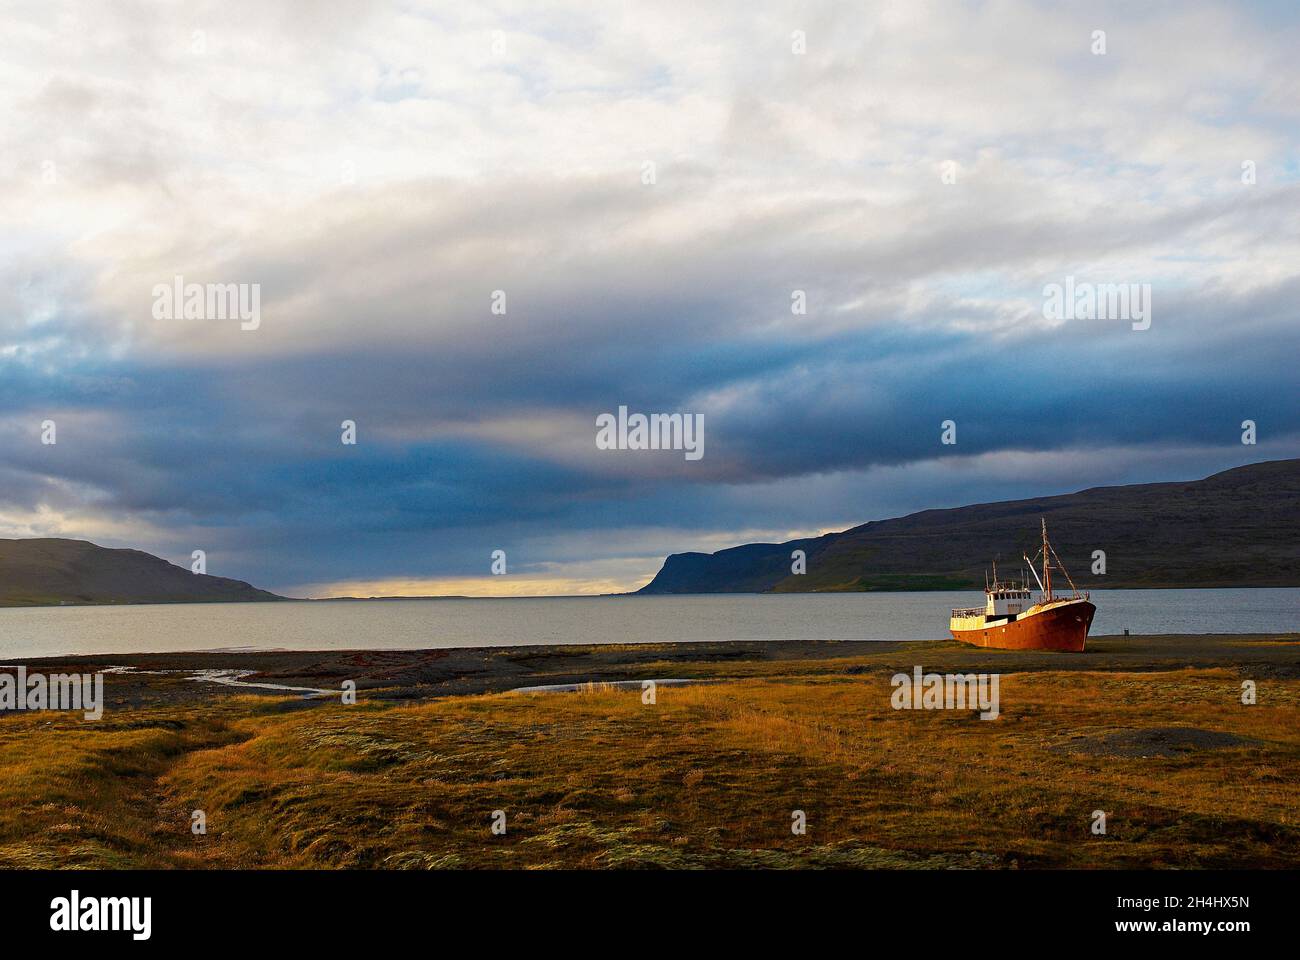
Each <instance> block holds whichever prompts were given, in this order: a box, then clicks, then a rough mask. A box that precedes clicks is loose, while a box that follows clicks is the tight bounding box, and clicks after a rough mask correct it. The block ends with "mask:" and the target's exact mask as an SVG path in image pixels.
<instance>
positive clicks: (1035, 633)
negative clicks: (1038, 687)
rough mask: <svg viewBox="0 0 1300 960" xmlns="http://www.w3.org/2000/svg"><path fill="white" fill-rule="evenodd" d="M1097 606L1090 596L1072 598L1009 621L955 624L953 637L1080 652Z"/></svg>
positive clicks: (980, 643) (975, 642)
mask: <svg viewBox="0 0 1300 960" xmlns="http://www.w3.org/2000/svg"><path fill="white" fill-rule="evenodd" d="M1096 612H1097V608H1096V607H1095V606H1093V605H1092V604H1091V603H1089V602H1088V601H1087V600H1077V601H1069V602H1066V603H1062V604H1059V605H1055V606H1051V607H1048V608H1047V609H1046V610H1041V611H1038V612H1036V613H1027V614H1025V615H1024V616H1022V617H1019V618H1018V619H1016V620H1012V621H1011V622H1009V623H996V622H995V623H992V624H989V625H988V626H982V627H975V628H972V629H958V628H956V627H953V628H952V630H951V632H952V635H953V639H955V640H960V641H961V642H962V643H969V644H972V645H974V646H977V647H994V648H997V649H999V650H1065V651H1070V652H1073V653H1081V652H1082V651H1083V647H1084V644H1085V642H1086V641H1087V639H1088V628H1089V627H1091V626H1092V618H1093V615H1094V614H1095V613H1096Z"/></svg>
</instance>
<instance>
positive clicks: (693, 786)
mask: <svg viewBox="0 0 1300 960" xmlns="http://www.w3.org/2000/svg"><path fill="white" fill-rule="evenodd" d="M1220 639H1221V640H1222V639H1223V638H1220ZM1125 642H1126V643H1129V644H1130V646H1129V647H1128V648H1127V652H1128V653H1135V654H1136V653H1137V652H1140V649H1141V643H1142V642H1143V641H1142V638H1133V640H1132V641H1131V642H1130V641H1125ZM1224 642H1227V643H1232V642H1233V641H1231V640H1227V641H1224ZM1243 643H1245V641H1243ZM681 646H683V645H679V648H678V649H677V650H673V651H670V652H668V653H666V654H665V659H663V660H662V661H661V660H656V659H654V658H653V657H643V658H641V659H640V660H639V661H638V663H637V666H636V670H634V671H631V672H633V673H638V672H639V673H640V674H641V675H642V676H648V677H649V676H659V677H663V676H683V675H687V674H689V675H692V676H695V677H698V678H712V679H714V680H716V681H717V682H711V683H703V684H696V685H690V686H676V687H672V686H660V687H659V688H658V690H657V692H656V702H655V703H653V704H647V703H644V702H643V698H642V695H641V693H640V692H639V691H637V690H612V689H606V688H602V687H601V686H600V685H596V686H594V687H592V688H590V689H587V690H585V691H583V692H580V693H575V694H512V693H491V694H470V695H462V696H453V697H446V698H442V699H437V700H432V701H429V702H421V703H414V704H412V703H403V702H400V701H392V700H384V699H380V696H379V695H380V694H382V693H383V692H384V691H383V689H382V688H378V689H371V690H368V691H364V692H363V695H362V699H361V702H360V703H358V704H357V705H355V706H343V705H341V704H338V703H332V702H331V703H320V704H317V705H315V706H309V705H306V704H304V703H303V701H301V700H300V699H299V698H296V697H289V696H279V695H257V696H250V695H231V694H229V693H227V692H221V693H220V694H219V695H217V694H214V695H213V696H212V697H209V698H207V699H204V700H202V701H191V700H186V699H183V698H173V699H169V698H168V696H167V695H166V689H165V688H166V686H167V685H168V684H180V683H184V682H188V681H183V680H181V679H178V678H175V677H160V678H157V680H156V683H157V684H158V687H159V690H160V691H161V693H160V695H159V697H158V698H157V701H156V702H145V703H132V704H128V705H126V706H119V707H117V708H115V707H114V704H113V697H112V691H111V690H110V696H109V708H108V709H107V710H106V712H105V715H104V718H103V719H102V720H100V721H98V722H93V723H91V722H84V721H81V720H80V719H77V718H74V716H72V715H67V714H52V713H14V714H9V715H6V716H3V717H0V769H3V770H4V777H3V779H2V780H0V864H3V865H5V866H10V867H15V866H16V867H52V866H77V867H247V868H260V867H280V868H283V867H289V868H298V867H344V868H349V867H353V868H354V867H362V868H420V869H423V868H444V867H447V868H453V867H454V868H484V867H486V868H493V867H498V868H499V867H520V868H524V867H527V868H548V867H590V868H608V867H672V868H678V867H682V868H688V867H823V866H825V867H898V868H909V867H959V868H1016V867H1019V868H1030V867H1046V866H1052V867H1124V866H1139V867H1148V866H1149V867H1184V868H1196V867H1295V866H1297V865H1300V810H1298V803H1297V784H1300V676H1297V671H1296V667H1297V661H1300V642H1298V641H1297V640H1296V639H1294V638H1278V639H1277V640H1269V639H1268V638H1255V639H1252V640H1251V641H1249V644H1248V645H1247V655H1246V659H1247V660H1248V661H1249V663H1248V664H1246V665H1242V664H1231V665H1226V666H1225V665H1213V664H1206V663H1203V662H1202V663H1195V662H1189V663H1187V664H1183V665H1181V666H1180V665H1179V664H1178V662H1177V661H1179V660H1180V659H1181V660H1188V661H1194V659H1195V658H1191V657H1187V656H1179V655H1175V654H1169V651H1165V654H1168V656H1164V655H1161V656H1156V655H1154V654H1152V655H1151V656H1150V657H1148V658H1147V660H1149V661H1150V663H1148V664H1147V668H1145V669H1137V668H1129V669H1117V668H1115V667H1114V666H1113V665H1111V666H1108V665H1107V664H1108V661H1107V659H1106V657H1105V654H1104V651H1103V652H1102V654H1101V655H1100V656H1098V657H1097V658H1094V661H1093V662H1091V663H1090V662H1088V661H1084V663H1083V666H1082V667H1081V666H1080V661H1079V659H1078V658H1075V659H1073V660H1069V659H1060V660H1058V661H1057V662H1058V663H1059V664H1060V666H1061V667H1062V668H1064V667H1066V666H1068V667H1069V669H1052V666H1053V662H1052V661H1051V660H1050V659H1049V660H1046V661H1041V660H1035V661H1034V663H1036V664H1040V665H1039V666H1037V667H1035V668H1034V669H1021V668H1020V667H1022V666H1023V663H1022V661H1020V660H1016V659H1015V658H1009V659H1006V660H1005V661H1001V665H1000V661H999V660H998V658H997V657H996V655H994V656H993V657H992V658H989V655H988V653H987V652H982V651H980V652H975V651H966V650H964V649H962V648H957V647H955V645H952V644H931V645H926V644H909V645H906V646H907V647H908V648H910V649H909V650H908V651H907V652H903V651H902V650H900V649H899V647H900V646H901V645H894V646H893V649H889V650H883V649H880V650H877V649H875V648H873V649H872V652H868V653H864V654H861V655H857V656H850V657H842V658H837V657H825V656H820V657H818V658H816V659H799V660H795V659H792V660H766V661H761V662H759V661H742V662H737V661H735V660H734V659H723V660H709V659H699V658H689V657H684V655H683V653H682V651H681V649H680V647H681ZM1238 646H1240V645H1238ZM1153 649H1154V648H1153ZM651 652H652V653H653V651H651ZM977 654H978V655H979V656H982V657H985V658H986V661H987V662H986V663H985V666H987V665H989V664H992V668H993V669H996V670H999V671H1000V672H1002V679H1001V687H1000V693H1001V711H1002V712H1001V716H1000V717H999V718H998V719H996V720H991V721H985V720H980V719H979V718H978V716H977V714H975V713H974V712H973V711H964V710H963V711H951V710H939V711H896V710H894V709H892V708H891V705H890V694H891V692H892V688H891V686H890V682H889V681H890V676H891V674H892V673H893V672H894V670H895V669H899V664H902V663H905V662H906V663H908V664H910V663H922V664H923V665H924V666H925V667H926V668H927V669H930V668H931V662H932V661H933V662H934V663H935V666H936V668H937V669H940V670H943V669H945V665H944V662H945V660H950V661H952V662H953V663H957V662H958V661H960V668H961V669H968V668H969V667H968V666H967V665H966V664H967V658H969V657H970V656H973V655H977ZM1065 656H1068V655H1065ZM674 657H675V658H676V659H674ZM1137 659H1138V660H1139V661H1140V660H1142V658H1141V657H1140V656H1138V657H1137ZM1214 659H1222V658H1214ZM1043 664H1045V666H1044V665H1043ZM1013 667H1014V668H1015V669H1012V668H1013ZM902 669H910V666H907V667H903V668H902ZM1243 677H1251V678H1254V679H1256V681H1257V684H1258V697H1259V703H1258V704H1257V705H1255V706H1245V705H1243V704H1242V703H1241V700H1240V697H1241V682H1242V679H1243ZM109 679H110V683H111V682H112V681H113V679H114V678H112V677H110V678H109ZM548 679H549V678H548ZM541 682H545V680H544V679H543V680H542V681H541ZM194 810H203V811H204V812H205V814H206V819H207V833H206V835H195V834H193V833H192V832H191V829H190V825H191V813H192V811H194ZM498 810H499V811H503V812H504V817H505V824H506V831H505V833H504V835H495V834H494V833H493V832H492V830H491V827H492V823H493V814H494V811H498ZM795 810H802V811H803V812H804V814H805V816H806V820H807V831H806V833H805V834H803V835H796V834H794V833H793V832H792V830H791V824H792V814H793V811H795ZM1098 810H1100V811H1104V812H1105V814H1106V833H1105V834H1104V835H1098V834H1094V833H1093V831H1092V827H1093V823H1094V816H1093V814H1094V811H1098Z"/></svg>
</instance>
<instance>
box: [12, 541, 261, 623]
mask: <svg viewBox="0 0 1300 960" xmlns="http://www.w3.org/2000/svg"><path fill="white" fill-rule="evenodd" d="M284 599H287V598H285V597H281V596H278V595H277V594H274V593H271V592H270V591H267V590H259V589H258V588H257V587H254V586H253V585H252V584H249V583H247V582H245V581H243V580H232V579H230V578H228V577H214V576H211V575H209V574H205V573H192V572H190V571H189V570H187V569H185V568H184V567H179V566H177V565H176V564H174V563H169V562H168V561H166V560H164V559H162V558H161V557H156V556H154V555H153V554H151V553H145V552H144V551H143V550H133V549H129V548H116V547H101V546H99V544H96V543H91V542H90V541H89V540H72V539H66V538H62V537H36V538H31V539H17V540H5V539H0V607H31V606H60V605H69V604H74V605H80V604H127V603H243V602H253V601H264V600H284Z"/></svg>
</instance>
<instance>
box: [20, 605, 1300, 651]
mask: <svg viewBox="0 0 1300 960" xmlns="http://www.w3.org/2000/svg"><path fill="white" fill-rule="evenodd" d="M979 600H980V594H979V593H978V592H971V591H962V592H934V593H852V594H847V593H839V594H758V595H756V594H714V595H709V596H650V597H641V596H622V597H545V598H519V599H445V600H351V601H345V600H335V601H328V602H324V601H290V602H281V603H203V604H156V605H142V606H120V607H108V606H105V607H25V608H12V609H4V610H0V659H4V658H20V657H44V656H62V655H72V654H94V653H150V652H164V651H166V652H176V651H197V650H218V649H252V650H276V649H279V650H337V649H394V650H395V649H418V648H422V647H493V646H511V645H522V644H550V643H650V642H655V641H670V642H671V641H686V640H779V639H808V640H930V639H937V638H941V637H947V636H948V613H949V609H950V608H951V607H958V606H968V605H970V604H972V603H977V602H979ZM1093 600H1094V601H1095V602H1096V604H1097V618H1096V620H1095V622H1094V624H1093V629H1092V634H1093V635H1094V636H1097V635H1101V634H1110V633H1123V632H1124V630H1125V629H1128V630H1130V631H1132V632H1133V633H1134V634H1146V633H1270V632H1283V631H1285V632H1292V631H1296V630H1300V588H1276V589H1273V588H1270V589H1257V590H1247V589H1233V590H1106V591H1093Z"/></svg>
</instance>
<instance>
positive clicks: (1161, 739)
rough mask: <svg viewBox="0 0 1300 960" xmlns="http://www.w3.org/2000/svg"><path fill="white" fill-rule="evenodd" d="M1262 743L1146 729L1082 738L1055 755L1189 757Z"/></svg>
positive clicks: (1191, 730)
mask: <svg viewBox="0 0 1300 960" xmlns="http://www.w3.org/2000/svg"><path fill="white" fill-rule="evenodd" d="M1256 745H1258V741H1256V740H1252V739H1250V738H1248V737H1239V736H1236V735H1235V734H1231V733H1221V732H1219V731H1217V730H1202V729H1200V728H1199V727H1143V728H1140V729H1137V730H1120V731H1118V732H1116V733H1107V734H1101V735H1097V736H1088V735H1080V736H1077V737H1072V738H1071V739H1069V740H1067V741H1065V742H1064V743H1058V744H1054V745H1053V746H1052V747H1050V749H1051V750H1052V751H1053V752H1055V753H1082V754H1086V755H1087V756H1092V757H1163V758H1172V757H1185V756H1187V755H1188V754H1190V753H1195V752H1197V751H1200V750H1226V749H1231V748H1232V747H1250V746H1256Z"/></svg>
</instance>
